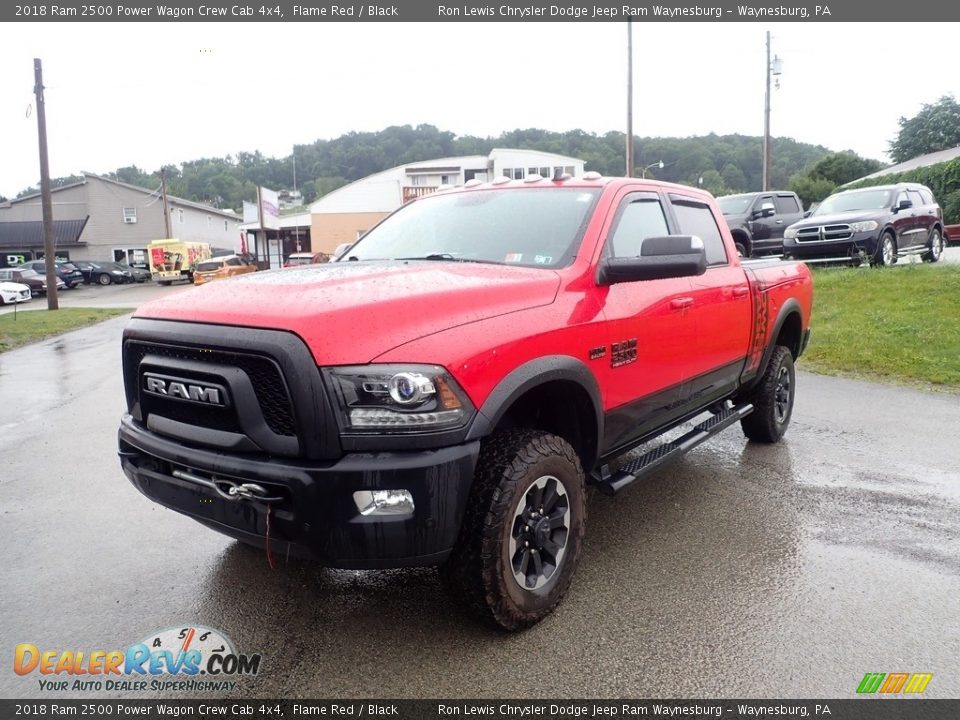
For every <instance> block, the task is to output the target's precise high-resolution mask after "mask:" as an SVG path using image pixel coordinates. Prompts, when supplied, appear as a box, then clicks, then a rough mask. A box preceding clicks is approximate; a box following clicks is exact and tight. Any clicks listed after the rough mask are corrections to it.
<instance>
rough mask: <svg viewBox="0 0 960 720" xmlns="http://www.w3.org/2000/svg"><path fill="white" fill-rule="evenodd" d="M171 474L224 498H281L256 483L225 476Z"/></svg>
mask: <svg viewBox="0 0 960 720" xmlns="http://www.w3.org/2000/svg"><path fill="white" fill-rule="evenodd" d="M172 474H173V476H174V477H175V478H179V479H180V480H186V481H187V482H190V483H193V484H195V485H200V486H202V487H205V488H208V489H210V490H213V491H215V492H216V493H217V494H218V495H219V496H220V497H222V498H223V499H224V500H231V501H234V500H255V501H257V502H265V503H272V502H280V501H281V500H282V499H283V498H282V497H281V496H279V495H268V494H267V492H268V491H267V489H266V488H264V487H263V486H262V485H258V484H257V483H252V482H247V483H237V482H234V481H233V480H227V479H226V478H221V477H217V476H216V475H214V476H212V477H211V478H210V479H208V478H205V477H200V476H199V475H194V474H193V473H191V472H187V471H186V470H174V471H173V473H172Z"/></svg>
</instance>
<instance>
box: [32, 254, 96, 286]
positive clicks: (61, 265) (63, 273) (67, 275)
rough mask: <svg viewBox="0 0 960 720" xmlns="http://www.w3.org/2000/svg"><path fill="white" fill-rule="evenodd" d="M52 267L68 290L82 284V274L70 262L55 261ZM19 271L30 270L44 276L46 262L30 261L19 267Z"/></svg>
mask: <svg viewBox="0 0 960 720" xmlns="http://www.w3.org/2000/svg"><path fill="white" fill-rule="evenodd" d="M54 267H55V268H56V271H57V277H58V278H60V279H61V280H63V282H64V284H65V285H66V286H67V288H69V289H71V290H72V289H73V288H75V287H77V286H78V285H80V284H81V283H83V273H82V272H80V270H79V269H78V268H77V266H76V265H74V264H73V263H72V262H68V261H66V260H57V261H56V262H55V263H54ZM20 269H30V270H33V271H35V272H37V273H39V274H40V275H44V276H46V274H47V262H46V260H30V261H29V262H25V263H24V264H23V265H20Z"/></svg>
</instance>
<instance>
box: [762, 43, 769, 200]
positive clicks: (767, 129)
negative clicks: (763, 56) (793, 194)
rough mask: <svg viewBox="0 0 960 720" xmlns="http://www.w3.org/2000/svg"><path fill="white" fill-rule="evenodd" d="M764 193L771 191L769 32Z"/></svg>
mask: <svg viewBox="0 0 960 720" xmlns="http://www.w3.org/2000/svg"><path fill="white" fill-rule="evenodd" d="M760 189H761V190H763V191H766V190H769V189H770V31H769V30H767V90H766V92H765V93H764V96H763V187H762V188H760Z"/></svg>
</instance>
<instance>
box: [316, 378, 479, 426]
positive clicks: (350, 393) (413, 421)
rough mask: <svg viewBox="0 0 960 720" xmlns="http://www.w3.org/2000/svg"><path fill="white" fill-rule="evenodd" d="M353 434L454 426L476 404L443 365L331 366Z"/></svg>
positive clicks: (343, 420)
mask: <svg viewBox="0 0 960 720" xmlns="http://www.w3.org/2000/svg"><path fill="white" fill-rule="evenodd" d="M326 372H327V374H328V377H329V378H330V380H331V381H332V385H333V387H334V390H335V392H336V394H337V401H338V404H339V405H340V413H341V426H342V427H343V429H344V431H345V432H348V433H404V432H423V431H427V430H452V429H455V428H458V427H462V426H463V425H465V424H466V423H467V421H468V420H469V419H470V417H471V415H472V414H473V410H474V408H473V404H472V403H471V402H470V400H469V398H468V397H467V396H466V393H464V392H463V390H461V389H460V386H459V385H457V382H456V381H455V380H454V379H453V378H452V377H450V375H449V373H447V371H446V370H444V369H443V368H442V367H440V366H438V365H359V366H350V367H338V368H329V369H328V370H327V371H326Z"/></svg>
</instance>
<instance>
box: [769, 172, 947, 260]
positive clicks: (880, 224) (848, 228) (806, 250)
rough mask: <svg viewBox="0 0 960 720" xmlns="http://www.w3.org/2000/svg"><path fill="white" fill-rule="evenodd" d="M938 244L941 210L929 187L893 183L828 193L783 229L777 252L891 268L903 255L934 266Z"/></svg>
mask: <svg viewBox="0 0 960 720" xmlns="http://www.w3.org/2000/svg"><path fill="white" fill-rule="evenodd" d="M943 243H944V240H943V211H942V210H941V209H940V206H939V205H938V204H937V201H936V200H935V199H934V197H933V193H932V192H930V189H929V188H927V187H925V186H923V185H917V184H916V183H897V184H896V185H879V186H877V187H870V188H861V189H859V190H845V191H844V192H839V193H835V194H833V195H831V196H830V197H828V198H827V199H826V200H824V201H823V202H822V203H820V206H819V207H818V208H817V209H816V210H814V211H813V212H812V213H811V214H810V216H809V217H807V218H805V219H804V220H801V221H800V222H796V223H794V224H793V225H791V226H790V227H788V228H787V230H786V232H785V233H784V235H783V254H784V257H785V258H796V259H798V260H805V261H807V262H838V261H840V262H852V263H854V264H860V262H861V261H862V260H864V259H866V260H868V261H869V262H870V264H871V265H892V264H893V263H895V262H896V261H897V259H898V258H901V257H905V256H908V255H920V256H921V257H922V258H923V260H924V261H925V262H937V260H939V259H940V255H941V254H942V253H943Z"/></svg>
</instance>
